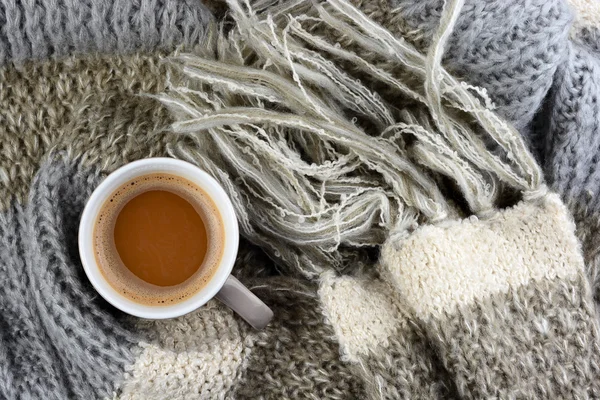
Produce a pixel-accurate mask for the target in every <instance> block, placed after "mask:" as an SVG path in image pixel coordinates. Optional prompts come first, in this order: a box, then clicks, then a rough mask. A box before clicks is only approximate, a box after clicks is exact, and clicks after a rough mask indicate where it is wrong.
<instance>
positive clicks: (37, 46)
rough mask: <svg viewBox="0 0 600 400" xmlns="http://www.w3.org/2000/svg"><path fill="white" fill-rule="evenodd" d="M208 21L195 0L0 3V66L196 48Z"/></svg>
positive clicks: (6, 0) (15, 0) (207, 14)
mask: <svg viewBox="0 0 600 400" xmlns="http://www.w3.org/2000/svg"><path fill="white" fill-rule="evenodd" d="M210 19H211V14H210V12H209V11H208V10H207V9H206V7H205V6H204V5H203V4H202V2H201V1H199V0H140V1H129V0H67V1H63V0H61V1H52V0H33V1H27V0H2V1H1V2H0V27H1V28H2V29H1V30H0V64H5V63H7V62H10V61H14V62H17V63H20V62H23V61H26V60H30V59H34V60H41V59H47V58H50V57H63V56H67V55H71V54H80V53H94V52H101V53H117V54H126V53H132V52H135V51H149V50H156V49H172V48H173V47H175V46H179V45H186V46H194V45H197V44H198V43H199V41H200V40H201V38H202V37H203V36H204V32H205V30H206V25H207V24H208V23H209V21H210Z"/></svg>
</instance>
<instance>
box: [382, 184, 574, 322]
mask: <svg viewBox="0 0 600 400" xmlns="http://www.w3.org/2000/svg"><path fill="white" fill-rule="evenodd" d="M574 230H575V227H574V224H573V222H572V220H571V217H570V216H569V214H568V212H567V210H566V208H565V206H564V205H563V204H562V202H561V201H560V200H559V199H558V196H557V195H555V194H550V195H548V196H546V197H545V198H543V199H542V200H540V202H539V204H538V203H526V202H521V203H519V204H518V205H516V206H515V207H513V208H510V209H507V210H503V211H500V212H498V213H497V214H496V215H494V216H493V217H491V218H489V219H488V220H478V219H477V218H475V217H472V218H470V219H467V220H463V221H456V222H448V223H444V224H440V225H437V226H424V227H422V228H419V229H418V230H417V231H416V232H414V234H412V235H411V236H409V237H407V238H406V239H405V240H402V241H398V242H396V243H393V242H392V243H388V244H387V245H386V247H385V249H384V251H383V265H384V269H385V270H386V272H387V273H388V274H389V276H390V277H391V279H392V280H393V282H394V284H395V285H396V287H397V288H398V289H399V290H400V292H401V293H402V295H403V296H404V297H405V298H406V299H407V301H408V303H409V304H410V305H411V306H412V307H413V308H414V310H415V312H416V313H417V315H418V317H419V318H422V319H425V320H428V319H430V318H440V317H441V316H442V315H444V314H446V313H452V312H455V311H456V309H457V308H459V307H463V306H469V305H471V304H474V303H476V302H478V301H481V299H484V298H486V297H489V296H492V295H494V294H497V293H507V292H508V291H509V290H510V289H516V288H518V287H520V286H523V285H528V284H529V283H531V282H535V281H538V280H540V279H554V278H558V279H565V278H569V277H574V276H576V275H577V274H578V273H579V272H580V271H582V269H583V259H582V256H581V251H580V245H579V243H578V241H577V239H576V238H575V235H574Z"/></svg>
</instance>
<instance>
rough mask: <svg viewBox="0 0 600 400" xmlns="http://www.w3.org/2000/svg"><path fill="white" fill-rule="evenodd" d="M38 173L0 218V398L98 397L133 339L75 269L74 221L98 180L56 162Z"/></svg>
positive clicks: (128, 358)
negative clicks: (23, 201) (19, 202)
mask: <svg viewBox="0 0 600 400" xmlns="http://www.w3.org/2000/svg"><path fill="white" fill-rule="evenodd" d="M40 171H41V172H40V174H38V176H37V177H36V179H35V181H34V182H33V184H32V187H31V191H30V200H31V201H30V202H29V204H28V205H27V206H25V207H19V206H15V207H13V208H11V209H9V210H7V211H5V212H4V213H2V214H1V215H0V243H1V246H2V247H1V249H2V251H0V287H2V302H1V303H0V306H1V307H0V309H1V310H2V315H1V317H0V327H1V329H0V377H1V378H0V387H1V389H0V394H2V397H3V398H6V399H16V398H31V399H33V398H37V399H42V398H44V399H66V398H98V397H102V396H103V395H107V394H109V393H111V392H112V391H113V390H114V384H115V379H118V378H119V377H118V375H117V376H115V372H117V371H123V370H124V367H125V365H127V364H130V363H131V362H132V361H133V354H132V353H131V347H132V346H133V345H134V343H136V342H137V340H136V334H134V333H133V332H132V331H131V329H130V327H131V324H127V322H126V321H125V320H124V318H123V317H124V316H123V315H119V314H115V313H114V312H110V311H111V310H110V309H108V308H107V306H106V303H105V302H103V301H102V300H101V299H99V298H98V296H97V295H96V294H95V292H94V291H93V289H92V288H91V287H90V284H89V282H88V281H87V280H86V278H85V276H84V274H83V271H82V270H81V268H79V267H77V266H78V265H79V260H78V254H77V251H76V249H77V224H78V215H79V214H80V213H81V211H82V209H83V206H84V205H85V201H86V199H87V197H88V196H89V195H90V193H91V190H93V188H94V187H95V186H96V185H97V183H98V182H99V180H100V179H99V178H100V177H99V176H98V174H97V173H89V172H88V171H85V170H84V169H81V168H79V167H78V166H77V165H76V164H73V163H71V164H68V163H65V162H62V161H60V160H58V161H56V162H55V163H52V164H47V165H45V166H43V167H42V169H41V170H40ZM56 199H60V201H56Z"/></svg>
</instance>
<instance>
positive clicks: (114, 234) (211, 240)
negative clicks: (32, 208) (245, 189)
mask: <svg viewBox="0 0 600 400" xmlns="http://www.w3.org/2000/svg"><path fill="white" fill-rule="evenodd" d="M238 244H239V228H238V223H237V218H236V213H235V209H234V206H233V204H232V202H231V199H230V198H229V196H228V195H227V193H226V192H225V190H224V189H223V188H222V187H221V185H219V183H218V182H217V181H216V180H215V179H214V178H213V177H211V176H210V175H209V174H208V173H206V172H205V171H203V170H201V169H200V168H198V167H197V166H195V165H192V164H190V163H187V162H185V161H181V160H175V159H172V158H147V159H144V160H138V161H134V162H132V163H129V164H127V165H124V166H122V167H121V168H119V169H117V170H116V171H114V172H113V173H111V174H110V175H109V176H108V177H106V178H105V179H104V180H103V181H102V182H101V183H100V185H98V187H97V188H96V189H95V190H94V192H93V193H92V195H91V196H90V198H89V200H88V202H87V204H86V206H85V208H84V210H83V213H82V215H81V221H80V223H79V255H80V257H81V264H82V266H83V269H84V271H85V273H86V275H87V277H88V278H89V280H90V282H91V284H92V286H93V287H94V289H96V290H97V291H98V293H99V294H100V295H101V296H102V297H104V299H106V300H107V301H108V302H109V303H110V304H112V305H113V306H115V307H116V308H118V309H120V310H122V311H124V312H126V313H129V314H131V315H134V316H137V317H141V318H151V319H163V318H175V317H179V316H181V315H184V314H187V313H189V312H192V311H194V310H196V309H198V308H199V307H202V306H203V305H204V304H206V303H207V302H208V301H210V300H211V299H213V298H216V299H218V300H219V301H221V302H222V303H223V304H225V305H226V306H228V307H230V308H231V309H232V310H233V311H235V312H236V313H238V314H239V315H240V316H241V317H242V318H243V319H245V320H246V321H247V322H248V323H249V324H250V325H252V326H253V327H255V328H257V329H262V328H264V327H265V326H266V325H267V324H268V323H269V321H270V320H271V319H272V318H273V311H272V310H271V309H269V307H268V306H267V305H266V304H265V303H263V302H262V301H261V300H260V299H259V298H258V297H256V295H255V294H254V293H252V292H251V291H250V290H248V288H246V287H245V286H244V285H243V284H242V283H241V282H240V281H239V280H237V279H236V278H235V276H233V275H232V274H231V271H232V269H233V265H234V264H235V260H236V255H237V251H238Z"/></svg>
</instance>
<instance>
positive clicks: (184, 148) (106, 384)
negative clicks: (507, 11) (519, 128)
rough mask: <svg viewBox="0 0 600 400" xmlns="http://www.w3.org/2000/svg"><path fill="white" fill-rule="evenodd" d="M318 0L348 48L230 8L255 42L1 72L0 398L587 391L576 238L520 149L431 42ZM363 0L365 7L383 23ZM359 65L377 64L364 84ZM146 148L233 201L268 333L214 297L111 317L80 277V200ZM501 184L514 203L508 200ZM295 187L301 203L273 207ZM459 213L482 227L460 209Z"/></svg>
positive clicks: (583, 287) (554, 394)
mask: <svg viewBox="0 0 600 400" xmlns="http://www.w3.org/2000/svg"><path fill="white" fill-rule="evenodd" d="M458 3H459V2H457V1H449V4H450V5H451V7H457V5H458ZM311 4H312V3H311ZM331 4H333V6H335V7H337V8H335V9H328V10H324V9H319V10H317V11H316V12H315V13H313V14H311V17H310V18H307V19H306V20H302V21H300V22H306V21H309V22H310V21H312V22H314V20H311V18H315V17H314V15H317V14H318V12H321V14H320V15H321V17H322V18H324V19H327V16H328V14H327V12H331V13H337V14H334V15H335V16H336V17H337V18H331V19H328V20H327V21H329V23H330V24H331V26H330V27H329V29H331V30H333V31H336V29H337V31H336V35H334V36H331V37H342V38H343V39H344V41H343V43H346V44H348V46H349V47H347V49H352V51H356V52H359V53H360V52H362V53H360V54H361V55H364V58H352V57H351V56H350V55H348V54H347V53H343V54H341V53H339V52H341V51H342V50H340V48H341V46H338V47H335V46H333V45H332V46H331V47H329V46H328V43H327V42H324V41H320V40H319V39H324V38H323V36H325V39H330V38H331V37H328V36H326V35H323V34H322V33H319V32H316V31H314V30H311V31H310V32H311V34H314V35H315V36H310V35H308V34H305V33H304V31H302V30H296V31H295V34H297V35H304V38H305V39H306V40H312V41H313V42H312V43H313V45H314V46H317V47H318V46H320V51H321V53H319V55H318V56H317V55H315V53H313V52H311V51H312V49H309V50H310V51H309V50H307V49H306V48H305V47H302V46H300V45H299V43H304V42H302V41H301V40H300V39H299V38H298V37H295V39H293V38H291V37H287V36H286V37H285V38H286V42H285V44H286V45H285V46H284V45H283V43H284V41H283V39H282V38H283V37H284V36H283V34H282V28H281V27H279V26H277V25H276V24H275V22H273V24H272V25H269V24H271V21H267V20H262V19H257V20H251V19H250V16H247V17H246V18H245V19H244V18H241V17H240V16H239V15H238V17H240V18H241V20H242V21H245V23H246V25H245V26H244V29H247V32H250V33H252V34H253V35H255V36H253V38H254V39H256V37H261V36H260V35H261V34H266V35H267V36H266V37H267V38H269V40H267V39H266V38H265V37H262V39H261V40H258V41H257V43H258V45H256V43H254V45H256V47H255V48H250V47H244V46H247V45H248V43H252V40H251V39H250V38H249V37H245V36H243V35H240V36H235V35H234V34H232V36H230V37H225V36H219V35H218V34H217V35H216V39H215V41H214V42H210V43H209V44H208V45H207V48H208V49H209V51H207V52H205V53H203V55H204V58H202V57H200V56H199V55H198V54H194V55H186V56H179V57H175V58H174V60H175V61H174V63H175V64H177V65H175V68H173V69H172V67H173V64H172V63H167V64H164V63H162V61H163V60H164V58H163V55H161V54H146V55H142V54H138V55H132V56H128V57H121V56H114V57H111V56H103V57H99V56H85V57H81V58H69V59H65V60H62V61H51V62H44V63H30V64H26V65H24V66H22V67H19V68H16V67H13V66H6V67H3V68H2V69H0V106H1V107H0V121H1V123H0V154H2V155H3V157H2V158H0V199H1V200H2V203H1V210H0V245H1V246H2V247H0V285H1V286H2V288H3V289H5V292H4V295H3V296H1V297H0V310H1V311H2V313H0V328H1V329H0V389H1V391H0V394H1V395H2V396H4V397H7V398H18V397H19V396H21V397H27V396H29V397H33V398H35V397H43V395H46V397H47V398H56V399H60V398H102V397H105V398H109V399H110V398H113V399H131V400H133V399H165V398H168V399H186V400H187V399H278V400H279V399H339V400H342V399H344V400H345V399H382V398H384V399H398V398H410V399H421V398H422V399H447V398H531V399H534V398H577V397H579V398H594V397H599V396H600V393H599V388H598V383H597V379H596V377H597V376H598V373H599V372H600V371H598V365H599V362H600V360H599V359H598V354H599V353H598V351H599V336H598V335H599V333H598V332H599V330H598V329H599V328H598V322H597V320H596V317H595V314H594V312H593V309H592V300H591V297H590V291H589V285H588V283H587V282H586V281H585V279H584V278H583V277H582V276H583V275H582V271H583V261H582V257H581V249H580V247H579V244H578V242H577V240H576V239H575V236H574V233H573V232H574V226H573V223H572V221H571V218H570V216H569V215H568V213H567V211H566V210H565V207H564V206H563V205H562V203H561V202H560V200H558V198H557V197H556V195H554V194H551V193H546V189H545V187H544V185H543V181H542V178H541V175H540V171H539V168H538V167H537V165H536V164H535V163H534V162H533V161H532V160H533V158H532V157H531V156H530V155H529V153H527V151H526V150H525V146H524V143H523V141H522V140H521V138H520V137H519V136H518V135H517V133H516V131H515V130H514V129H513V128H512V127H510V126H509V125H508V124H506V123H505V122H504V121H502V120H501V119H500V118H498V117H497V115H496V114H493V113H492V112H491V111H490V110H489V109H487V108H486V103H485V100H486V98H485V93H484V92H482V91H479V90H478V88H473V87H470V86H468V85H463V84H461V83H460V82H459V81H457V80H455V78H454V77H452V76H451V75H449V74H448V73H447V72H446V71H445V70H444V69H443V68H442V67H441V65H440V64H439V58H440V57H441V53H442V50H443V39H442V38H443V37H444V35H445V34H447V32H446V31H444V30H442V31H440V33H439V34H438V38H437V42H436V43H438V45H439V46H440V47H439V48H437V50H436V48H434V49H433V50H432V52H431V54H429V55H422V54H420V53H419V52H418V51H416V50H415V49H414V48H412V47H410V45H408V44H406V43H404V41H402V40H399V39H397V38H394V37H393V36H391V35H388V31H386V30H384V29H383V28H381V27H380V26H379V25H377V24H372V25H371V23H372V22H371V21H370V20H367V19H365V17H364V16H363V15H362V14H360V13H358V11H356V10H354V9H352V8H351V7H349V6H348V5H347V4H346V3H345V2H343V1H332V2H331ZM376 5H377V3H367V2H363V3H361V6H362V7H363V8H364V9H366V10H367V11H368V14H370V15H371V16H372V17H373V18H374V19H376V20H380V22H382V23H386V24H388V23H393V21H395V19H394V18H395V16H394V15H395V14H394V13H393V12H387V11H384V12H380V11H381V10H378V9H377V7H376ZM451 10H452V8H451ZM453 10H454V11H453V12H452V13H449V14H448V16H447V17H448V18H449V19H445V20H444V23H443V25H444V26H446V27H449V26H451V24H452V17H453V16H456V13H457V9H456V8H454V9H453ZM313 11H314V10H313ZM240 14H241V12H240ZM393 14H394V15H393ZM253 17H254V16H252V18H253ZM257 18H258V17H257ZM274 21H275V20H274ZM286 22H287V20H286ZM321 22H322V21H321ZM336 23H342V24H341V25H336ZM343 24H348V26H346V25H343ZM350 25H351V26H350ZM365 26H367V27H368V28H369V29H364V27H365ZM267 28H268V29H267ZM292 28H298V26H295V25H291V27H290V29H292ZM313 28H314V27H313ZM307 29H308V28H307ZM265 32H266V33H265ZM307 32H308V31H307ZM315 32H316V33H315ZM343 32H346V33H347V34H348V36H347V37H345V38H344V35H343ZM213 33H214V32H213ZM238 33H239V32H238ZM269 35H272V36H269ZM318 35H321V36H318ZM369 35H370V36H369ZM365 38H367V39H368V40H367V39H365ZM271 39H272V40H271ZM278 40H279V41H278ZM303 40H304V39H303ZM361 40H366V41H361ZM215 42H218V43H217V44H215ZM211 45H215V47H214V48H213V47H210V46H211ZM248 46H249V45H248ZM286 46H287V47H286ZM294 46H299V47H294ZM386 46H387V47H386ZM215 48H217V49H219V50H220V51H212V50H214V49H215ZM257 48H259V49H262V50H263V51H267V52H269V55H270V56H271V59H269V61H268V62H267V61H264V58H266V57H263V56H262V55H261V54H259V51H258V50H257ZM365 48H366V49H365ZM265 49H266V50H265ZM286 49H287V50H290V49H292V50H293V52H290V53H286V52H285V50H286ZM344 49H346V48H344ZM292 53H293V55H292ZM207 54H208V55H207ZM327 54H329V55H330V58H329V59H326V58H325V55H327ZM331 54H341V55H340V57H342V56H343V57H347V59H346V61H339V60H338V59H337V58H336V57H332V56H331ZM241 55H243V56H244V57H242V56H241ZM164 56H169V55H164ZM288 56H289V57H290V59H289V60H288V58H287V57H288ZM261 57H263V58H261ZM293 57H295V58H293ZM303 57H304V58H303ZM394 57H396V58H394ZM348 59H350V60H352V61H356V64H353V65H360V66H361V68H363V69H362V70H361V71H359V74H358V75H356V76H355V75H352V74H353V73H355V72H356V70H355V69H354V68H353V67H348V64H349V63H348ZM170 60H172V59H170ZM261 60H262V61H261ZM290 60H291V61H290ZM360 60H362V62H363V63H362V64H361V61H360ZM398 60H402V61H403V62H406V63H408V64H409V65H408V64H407V65H408V66H407V67H406V69H405V70H403V71H397V70H396V69H395V68H394V67H391V65H394V62H397V61H398ZM436 60H437V61H436ZM263 61H264V62H263ZM379 61H381V64H378V62H379ZM251 63H256V64H252V65H248V64H251ZM350 64H351V63H350ZM289 65H292V66H293V68H291V67H289ZM181 71H184V72H185V73H186V74H188V75H187V77H186V79H181V76H179V75H177V74H179V72H181ZM365 71H367V72H369V71H375V72H376V73H374V74H372V75H371V76H370V78H371V79H364V80H358V77H357V76H362V77H364V76H365V74H366V75H368V73H366V72H365ZM294 72H295V73H296V74H294ZM360 74H363V75H360ZM440 77H441V78H440ZM409 78H410V79H409ZM311 79H312V80H311ZM240 82H241V83H240ZM404 82H406V85H408V86H403V85H404ZM319 84H322V85H321V86H319ZM382 87H383V89H381V88H382ZM442 92H443V96H442V95H440V93H442ZM407 93H408V94H407ZM333 94H336V95H337V97H336V96H333ZM410 96H412V97H411V98H412V99H413V100H414V101H413V102H411V103H410V107H407V108H406V109H404V110H399V109H398V107H400V106H403V104H404V103H403V102H402V101H399V100H398V99H405V98H407V97H410ZM444 96H446V97H444ZM157 98H160V100H161V101H163V102H164V103H168V104H169V106H171V108H177V107H174V105H175V106H178V107H179V108H180V109H179V112H175V113H173V114H171V112H169V111H168V110H167V109H166V108H165V107H163V105H161V103H160V102H159V101H158V100H156V99H157ZM392 100H393V101H392ZM397 100H398V101H397ZM169 102H171V103H169ZM416 103H418V104H419V105H420V107H421V108H420V109H419V108H418V107H417V105H415V104H416ZM407 104H409V103H408V102H407ZM181 109H184V110H185V111H186V112H187V113H188V114H185V113H183V112H181ZM457 110H460V111H457ZM354 115H358V116H359V117H360V118H357V120H356V121H353V120H352V119H351V118H352V116H354ZM431 115H433V116H435V118H434V117H431ZM467 116H469V118H467ZM470 117H473V118H470ZM475 117H477V118H479V119H478V120H477V123H478V124H479V125H477V126H474V125H475V123H474V121H473V120H475V119H476V118H475ZM173 122H175V125H172V123H173ZM203 124H204V125H203ZM307 127H308V128H307ZM309 128H310V129H309ZM303 129H304V130H303ZM373 132H377V133H381V134H378V135H375V134H373ZM382 132H383V133H382ZM482 138H483V139H485V140H479V139H482ZM488 140H489V141H491V140H496V142H497V146H496V148H494V149H493V150H489V149H487V148H486V147H485V145H486V144H487V141H488ZM456 143H459V145H457V144H456ZM307 149H308V150H312V151H305V150H307ZM496 150H498V153H499V154H500V155H497V153H494V152H493V151H496ZM4 155H6V156H4ZM153 155H167V156H178V157H181V158H185V159H187V160H189V161H193V162H196V163H197V164H198V165H200V166H202V167H204V168H206V169H207V170H208V171H209V172H210V173H212V174H213V175H214V176H215V177H216V178H217V179H218V180H220V181H221V182H222V183H223V185H224V187H225V188H226V190H227V191H228V192H229V193H230V194H231V195H232V198H233V200H234V201H235V202H236V205H237V207H238V212H239V215H238V217H239V218H240V223H241V225H242V227H243V235H244V239H245V241H244V242H243V246H242V249H241V254H240V257H239V259H238V264H237V265H236V266H235V268H234V274H235V275H237V276H238V277H239V278H240V279H241V280H242V281H243V282H244V283H245V284H246V285H248V287H250V288H251V290H253V291H254V292H255V293H256V294H257V295H258V296H260V297H261V298H262V299H263V300H264V301H265V302H266V303H267V304H268V305H269V306H270V307H271V308H272V309H273V310H274V312H275V319H274V320H273V322H272V323H271V324H270V325H269V326H268V327H267V328H266V329H265V330H263V331H254V330H252V329H251V328H250V327H248V326H247V325H246V324H245V323H244V322H243V321H242V320H241V319H240V318H239V317H237V316H236V315H235V314H234V313H233V312H232V311H231V310H229V309H227V308H225V307H224V306H223V305H221V304H219V303H217V302H215V301H211V302H209V303H208V304H207V305H205V306H204V307H201V308H200V309H198V310H196V311H195V312H193V313H190V314H189V315H186V316H183V317H181V318H177V319H172V320H165V321H145V320H137V319H133V318H128V317H127V316H125V315H123V314H122V313H120V312H118V311H117V310H115V309H114V308H112V307H110V306H109V305H108V304H107V303H106V302H105V301H103V299H102V298H100V297H99V296H98V295H97V294H96V293H95V291H94V290H93V288H92V287H91V285H90V284H89V282H88V281H87V280H86V277H85V275H84V273H83V270H82V267H81V264H80V262H79V260H78V256H77V237H76V236H77V235H76V233H77V232H76V230H77V224H78V222H79V216H80V213H81V210H82V209H83V206H84V205H85V202H86V200H87V198H88V197H89V195H90V194H91V192H92V191H93V190H94V188H95V187H96V186H97V185H98V183H99V182H100V181H101V180H102V179H103V178H104V177H105V176H106V175H107V173H108V172H110V171H112V170H114V169H115V168H118V167H119V166H121V165H123V164H125V163H126V162H128V161H131V160H134V159H138V158H144V157H150V156H153ZM465 177H466V178H465ZM463 178H464V179H463ZM449 181H451V182H449ZM490 187H491V188H492V189H490ZM507 187H508V188H510V189H512V191H513V192H518V193H519V194H520V195H521V196H520V198H521V199H520V201H519V202H518V203H517V204H516V205H514V206H513V207H511V208H508V209H506V210H502V211H501V210H499V208H498V202H499V201H500V200H498V198H499V197H500V196H496V195H497V194H498V192H499V191H500V190H501V189H506V188H507ZM268 190H270V192H268V193H269V194H268V195H264V193H265V191H268ZM495 190H498V192H496V191H495ZM289 192H292V193H296V194H298V193H299V194H301V196H300V195H298V196H295V197H293V196H288V197H285V196H283V197H282V196H280V197H277V196H276V194H279V193H289ZM452 196H454V197H453V198H450V197H452ZM501 200H502V201H505V200H506V198H502V199H501ZM457 204H460V207H462V209H461V210H460V213H464V214H469V213H471V212H472V213H476V214H477V215H478V216H477V217H471V218H467V219H460V218H459V217H458V216H457V215H458V214H459V212H458V211H457V209H458V208H459V206H457ZM326 206H327V207H326ZM265 210H266V211H265ZM299 216H301V217H302V218H300V217H299ZM357 216H358V217H357ZM251 241H252V243H254V244H251V243H250V242H251ZM381 243H385V244H384V246H383V251H382V253H381V255H380V254H378V253H377V246H378V245H380V244H381ZM256 245H261V246H262V248H259V247H258V246H256ZM265 253H268V255H269V257H271V258H272V259H269V258H268V257H267V256H265ZM284 253H285V254H284ZM273 260H274V261H273ZM273 264H276V265H275V266H273ZM371 267H373V268H371ZM307 277H309V278H312V279H307ZM28 368H29V369H30V370H28ZM22 371H29V374H24V373H21V372H22ZM30 378H31V379H30ZM44 391H45V393H43V394H42V392H44ZM2 396H0V397H2Z"/></svg>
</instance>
